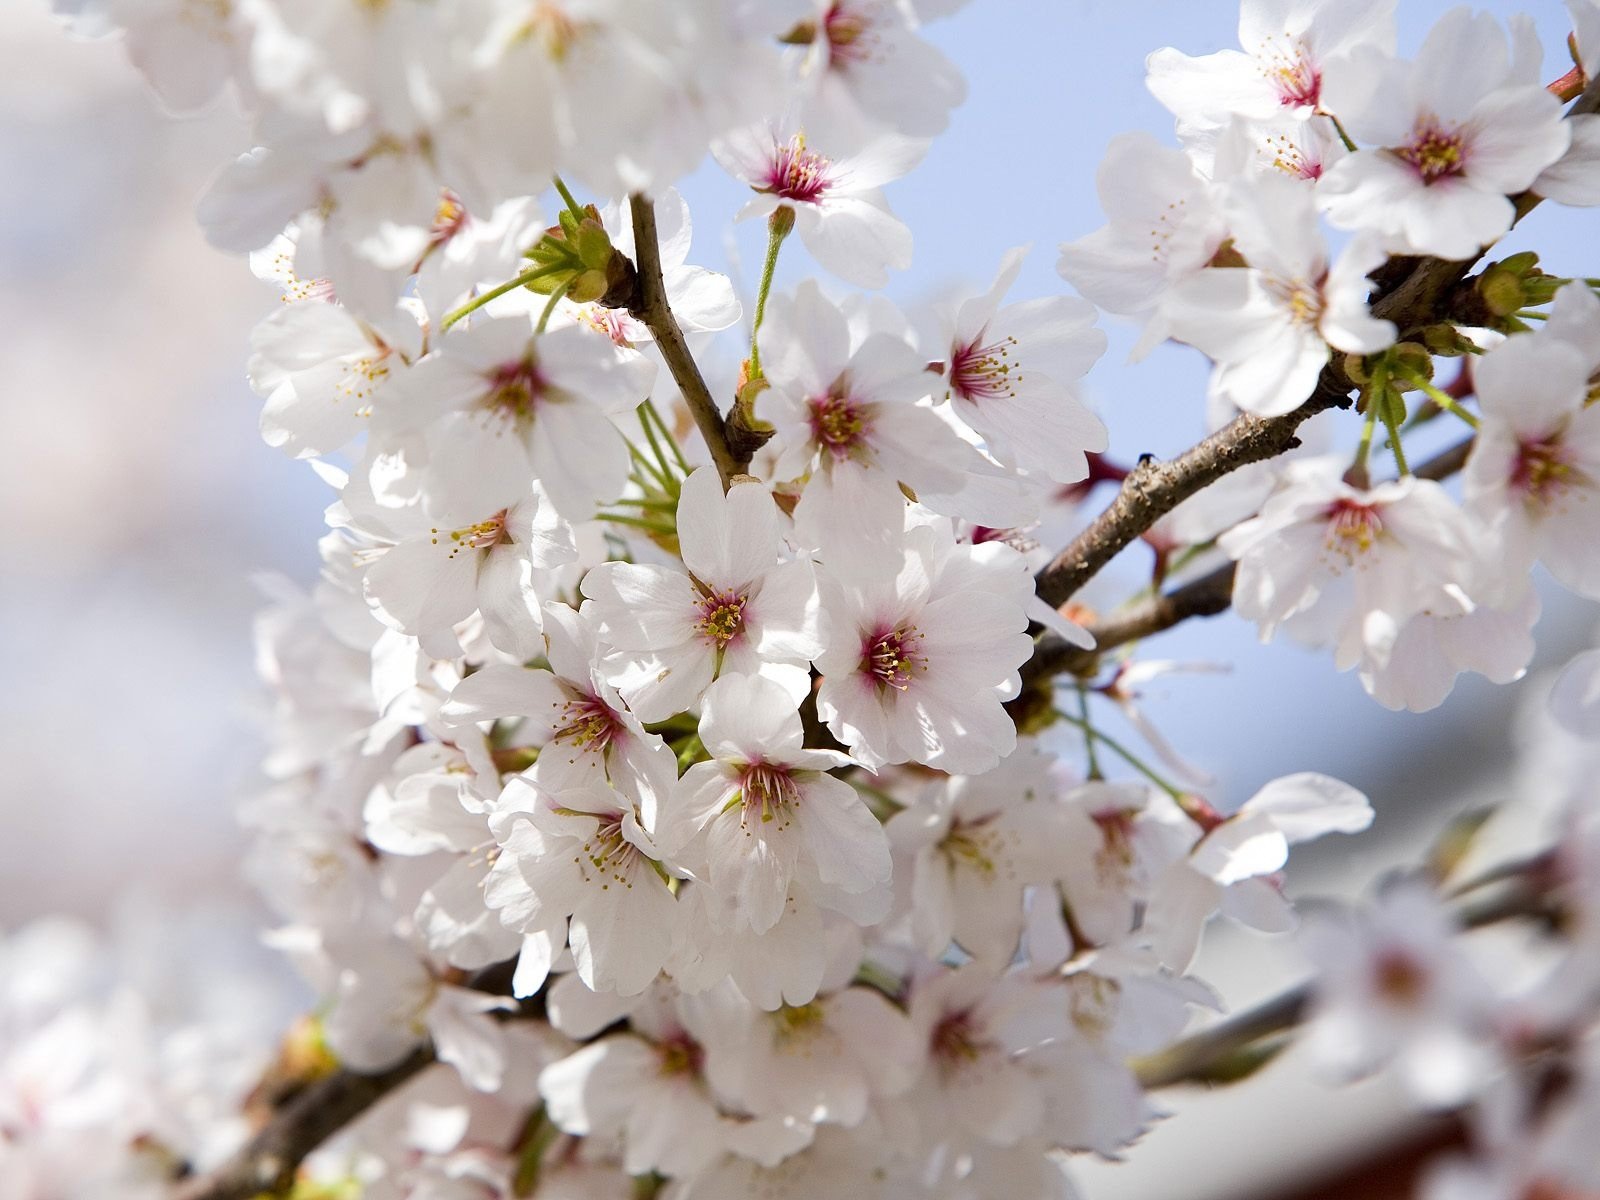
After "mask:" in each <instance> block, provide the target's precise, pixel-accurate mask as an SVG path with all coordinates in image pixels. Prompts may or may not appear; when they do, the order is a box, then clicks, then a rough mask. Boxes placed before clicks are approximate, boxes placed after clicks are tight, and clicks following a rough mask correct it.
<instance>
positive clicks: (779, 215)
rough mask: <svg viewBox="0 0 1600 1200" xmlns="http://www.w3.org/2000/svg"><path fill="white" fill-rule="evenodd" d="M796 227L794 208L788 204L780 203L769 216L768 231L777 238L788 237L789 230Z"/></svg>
mask: <svg viewBox="0 0 1600 1200" xmlns="http://www.w3.org/2000/svg"><path fill="white" fill-rule="evenodd" d="M793 228H794V209H792V208H791V207H789V205H787V204H780V205H778V207H777V208H775V209H773V210H772V215H771V216H770V217H768V218H767V232H769V233H770V234H772V236H773V237H775V238H786V237H788V236H789V231H790V230H791V229H793Z"/></svg>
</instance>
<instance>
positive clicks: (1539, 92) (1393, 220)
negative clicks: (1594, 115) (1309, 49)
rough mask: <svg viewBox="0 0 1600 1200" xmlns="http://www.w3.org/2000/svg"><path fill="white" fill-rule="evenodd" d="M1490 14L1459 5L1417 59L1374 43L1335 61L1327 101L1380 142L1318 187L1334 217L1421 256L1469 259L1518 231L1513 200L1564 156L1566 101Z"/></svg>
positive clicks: (1360, 133) (1357, 133)
mask: <svg viewBox="0 0 1600 1200" xmlns="http://www.w3.org/2000/svg"><path fill="white" fill-rule="evenodd" d="M1523 55H1524V51H1523V48H1522V47H1521V46H1520V45H1519V46H1518V47H1516V48H1508V47H1507V44H1506V37H1505V34H1504V33H1503V32H1502V31H1501V29H1500V26H1499V25H1498V24H1497V23H1496V21H1495V20H1494V18H1493V17H1491V16H1490V15H1488V14H1487V13H1479V14H1476V15H1474V14H1473V13H1472V12H1471V11H1470V10H1469V9H1466V8H1457V9H1452V10H1451V11H1450V12H1448V13H1446V14H1445V15H1444V16H1443V17H1442V18H1440V20H1439V22H1438V24H1436V25H1435V26H1434V27H1433V29H1432V30H1431V31H1430V32H1429V34H1428V37H1427V39H1426V40H1425V41H1424V42H1423V45H1422V50H1421V51H1420V53H1419V54H1418V55H1417V58H1416V60H1415V61H1414V62H1410V63H1407V62H1402V61H1399V60H1397V59H1392V58H1389V57H1387V56H1385V55H1384V54H1382V53H1378V52H1376V51H1368V52H1366V53H1354V54H1352V55H1351V56H1350V57H1348V58H1346V59H1343V60H1341V61H1340V62H1338V63H1337V64H1334V65H1332V66H1330V67H1329V69H1328V75H1327V78H1326V80H1325V81H1324V86H1323V104H1324V107H1326V108H1327V109H1328V110H1330V111H1332V112H1334V113H1337V114H1338V116H1339V119H1340V120H1341V121H1342V122H1343V123H1344V125H1345V128H1347V129H1348V130H1349V131H1350V135H1351V136H1352V137H1354V138H1355V139H1356V140H1357V141H1360V142H1368V143H1371V144H1373V145H1375V146H1378V147H1381V148H1380V149H1375V150H1362V151H1359V152H1357V153H1355V154H1352V155H1350V156H1349V157H1348V158H1345V159H1343V160H1342V161H1340V162H1339V163H1337V164H1335V166H1334V167H1333V169H1332V170H1331V171H1329V172H1328V173H1327V174H1326V175H1325V176H1323V178H1322V181H1321V183H1320V184H1319V185H1318V195H1319V198H1320V199H1321V200H1322V201H1323V203H1324V205H1325V206H1326V210H1327V214H1328V219H1329V220H1330V221H1332V222H1333V223H1334V224H1335V225H1338V226H1340V227H1341V228H1344V229H1365V230H1372V231H1373V232H1376V233H1380V234H1383V235H1385V236H1386V237H1389V238H1391V239H1395V240H1397V241H1398V242H1399V243H1400V246H1401V248H1403V249H1405V250H1408V251H1410V252H1412V253H1416V254H1437V255H1439V256H1441V257H1444V258H1469V257H1471V256H1472V255H1474V254H1476V253H1477V252H1478V251H1479V249H1481V248H1482V247H1483V246H1485V245H1487V244H1488V243H1489V242H1492V241H1494V240H1495V239H1496V238H1498V237H1499V236H1500V235H1501V234H1503V233H1505V231H1506V230H1508V229H1509V228H1511V221H1512V216H1513V208H1512V204H1511V201H1510V200H1509V199H1508V197H1509V196H1512V195H1515V194H1517V193H1518V192H1521V191H1523V190H1525V189H1526V188H1528V187H1531V186H1532V184H1533V182H1534V180H1535V179H1537V178H1538V177H1539V174H1540V172H1541V171H1543V170H1544V169H1545V168H1546V167H1548V166H1550V165H1551V164H1552V163H1554V162H1555V161H1556V160H1557V159H1559V158H1560V157H1561V156H1562V154H1563V153H1565V152H1566V149H1567V144H1568V140H1569V138H1570V136H1571V131H1570V129H1569V128H1568V126H1567V125H1566V123H1565V122H1563V121H1562V120H1561V105H1560V103H1559V102H1558V101H1557V100H1556V99H1555V97H1554V96H1552V95H1550V93H1549V92H1547V91H1545V89H1544V88H1543V86H1541V84H1540V83H1539V81H1538V79H1537V77H1536V76H1535V75H1534V73H1533V72H1534V71H1535V70H1536V68H1537V63H1532V64H1526V63H1525V62H1524V60H1523Z"/></svg>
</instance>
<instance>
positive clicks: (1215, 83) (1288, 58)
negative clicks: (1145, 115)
mask: <svg viewBox="0 0 1600 1200" xmlns="http://www.w3.org/2000/svg"><path fill="white" fill-rule="evenodd" d="M1394 9H1395V0H1359V2H1358V3H1354V4H1352V3H1349V2H1348V0H1243V3H1242V4H1240V6H1239V45H1240V46H1242V47H1243V50H1242V51H1239V50H1221V51H1218V52H1217V53H1216V54H1208V55H1205V56H1204V57H1202V58H1191V57H1190V56H1189V55H1187V54H1182V53H1180V52H1179V51H1177V50H1173V49H1170V48H1168V49H1164V50H1157V51H1156V52H1155V53H1154V54H1152V55H1151V56H1150V59H1149V62H1148V64H1147V71H1148V74H1147V76H1146V79H1145V82H1146V84H1147V86H1148V87H1149V88H1150V91H1151V92H1152V93H1153V94H1154V96H1155V98H1156V99H1157V100H1159V101H1161V103H1162V104H1164V105H1166V106H1167V108H1168V109H1170V110H1171V111H1172V113H1173V114H1174V115H1175V116H1176V117H1177V118H1178V122H1179V124H1180V126H1184V125H1189V126H1194V125H1199V126H1207V125H1209V126H1221V125H1226V124H1227V123H1228V118H1229V117H1230V116H1233V115H1238V116H1243V117H1248V118H1251V119H1253V120H1258V121H1261V120H1268V119H1271V118H1272V117H1275V116H1277V115H1279V114H1280V113H1284V114H1287V115H1290V116H1295V117H1306V116H1309V115H1310V114H1311V113H1313V112H1315V111H1317V110H1318V108H1319V107H1321V105H1322V77H1323V73H1324V71H1325V70H1326V69H1327V66H1328V64H1329V63H1330V62H1331V61H1333V60H1334V59H1336V58H1339V57H1341V56H1344V55H1348V54H1351V53H1353V52H1355V51H1356V50H1357V49H1359V48H1361V47H1370V48H1372V49H1375V50H1378V51H1380V52H1382V53H1385V54H1392V53H1394V40H1395V30H1394Z"/></svg>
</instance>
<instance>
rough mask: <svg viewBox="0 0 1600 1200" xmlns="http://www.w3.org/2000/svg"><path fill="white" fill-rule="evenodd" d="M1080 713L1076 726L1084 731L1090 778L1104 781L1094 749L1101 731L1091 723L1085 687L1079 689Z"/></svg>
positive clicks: (1084, 748) (1084, 746)
mask: <svg viewBox="0 0 1600 1200" xmlns="http://www.w3.org/2000/svg"><path fill="white" fill-rule="evenodd" d="M1078 713H1079V718H1080V719H1079V720H1078V721H1076V722H1074V724H1076V725H1077V726H1078V728H1079V729H1081V730H1083V752H1084V754H1085V755H1086V756H1087V757H1088V759H1089V778H1090V779H1104V778H1105V775H1104V774H1103V773H1102V772H1101V770H1100V759H1099V757H1098V756H1097V755H1096V754H1095V749H1094V740H1095V738H1097V737H1099V736H1100V731H1099V730H1097V729H1096V728H1095V727H1094V726H1093V725H1091V724H1090V723H1089V692H1088V690H1087V689H1086V688H1083V687H1080V688H1078ZM1068 720H1071V718H1070V717H1069V718H1068Z"/></svg>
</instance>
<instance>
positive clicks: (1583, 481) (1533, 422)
mask: <svg viewBox="0 0 1600 1200" xmlns="http://www.w3.org/2000/svg"><path fill="white" fill-rule="evenodd" d="M1596 322H1600V299H1596V297H1595V295H1594V293H1593V292H1591V291H1589V290H1588V289H1587V288H1586V287H1585V286H1584V285H1583V284H1582V283H1581V282H1579V283H1572V284H1568V285H1567V286H1566V287H1565V288H1563V289H1562V290H1561V292H1560V293H1559V294H1558V295H1557V297H1556V306H1555V310H1554V311H1553V312H1552V320H1551V324H1552V325H1554V326H1555V328H1553V329H1548V330H1543V331H1541V332H1540V333H1538V334H1534V335H1532V336H1524V337H1516V338H1510V339H1508V340H1507V341H1505V342H1504V343H1502V344H1501V345H1499V346H1497V347H1496V348H1495V349H1494V350H1492V351H1490V352H1489V353H1488V354H1486V355H1484V356H1483V357H1482V359H1481V360H1479V361H1478V362H1476V363H1474V364H1473V365H1474V368H1475V370H1474V372H1473V379H1474V382H1475V383H1476V384H1477V392H1478V397H1479V400H1480V402H1481V404H1482V408H1483V422H1482V425H1481V427H1480V428H1479V430H1478V437H1477V440H1476V442H1475V443H1474V444H1473V447H1472V454H1471V456H1470V457H1469V458H1468V460H1467V466H1466V471H1465V475H1464V477H1463V480H1464V486H1465V495H1466V500H1467V506H1468V509H1469V510H1470V511H1471V512H1473V513H1474V514H1476V515H1477V516H1479V517H1480V518H1482V519H1483V521H1484V522H1485V523H1487V525H1488V526H1489V528H1490V529H1491V530H1492V531H1493V535H1494V539H1495V556H1496V558H1497V559H1498V561H1499V563H1500V565H1501V569H1502V570H1503V572H1504V574H1505V575H1506V576H1507V577H1509V578H1513V579H1516V578H1520V577H1521V576H1522V575H1523V574H1524V573H1525V572H1527V571H1528V570H1529V569H1530V568H1531V567H1532V566H1533V563H1534V561H1535V560H1539V561H1542V562H1543V563H1544V564H1545V565H1546V566H1547V567H1549V568H1550V572H1551V574H1553V575H1555V577H1556V578H1557V579H1559V580H1560V581H1561V582H1562V583H1564V584H1566V586H1567V587H1569V588H1571V589H1572V590H1573V591H1576V592H1579V593H1581V594H1582V595H1585V596H1588V597H1590V598H1592V599H1594V598H1600V538H1596V536H1595V530H1596V522H1597V521H1600V406H1596V405H1594V404H1592V403H1590V402H1589V394H1590V384H1589V379H1590V374H1591V372H1592V371H1593V369H1594V368H1595V367H1596V366H1600V363H1597V362H1595V361H1594V360H1593V358H1592V357H1591V355H1590V354H1586V353H1585V352H1584V350H1583V349H1582V348H1580V346H1579V345H1575V344H1573V343H1570V342H1568V341H1566V340H1565V339H1564V338H1562V337H1560V336H1557V335H1559V334H1560V333H1561V332H1562V331H1563V328H1564V327H1566V326H1568V325H1573V326H1577V327H1585V326H1587V328H1588V329H1589V331H1590V332H1589V334H1588V336H1589V338H1590V339H1591V340H1592V339H1593V338H1594V336H1595V335H1594V333H1593V330H1594V328H1595V323H1596Z"/></svg>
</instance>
